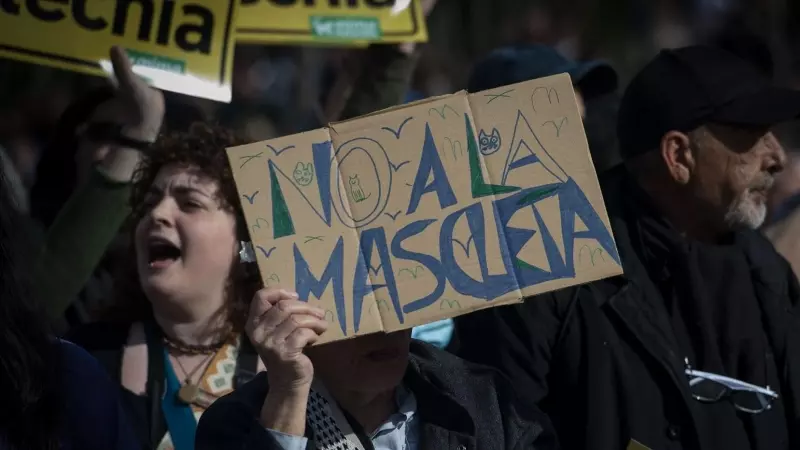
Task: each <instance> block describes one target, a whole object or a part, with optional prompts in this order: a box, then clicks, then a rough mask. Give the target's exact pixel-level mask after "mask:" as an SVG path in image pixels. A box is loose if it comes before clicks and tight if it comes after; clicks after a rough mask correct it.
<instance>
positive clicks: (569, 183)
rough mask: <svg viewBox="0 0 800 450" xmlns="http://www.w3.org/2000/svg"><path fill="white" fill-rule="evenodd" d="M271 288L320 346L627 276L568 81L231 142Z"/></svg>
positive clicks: (535, 83)
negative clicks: (315, 319) (316, 320)
mask: <svg viewBox="0 0 800 450" xmlns="http://www.w3.org/2000/svg"><path fill="white" fill-rule="evenodd" d="M228 158H229V161H230V164H231V167H232V169H233V174H234V177H235V180H236V185H237V189H238V190H239V193H240V194H241V198H242V200H241V201H242V206H243V208H244V213H245V217H246V220H247V223H248V225H249V227H250V236H251V239H252V242H253V245H254V248H255V254H256V259H257V262H258V266H259V269H260V271H261V276H262V278H263V280H264V283H265V285H266V286H275V287H282V288H285V289H289V290H293V291H296V292H297V293H298V294H299V295H300V298H301V299H304V300H307V301H309V302H311V303H312V304H315V305H318V306H320V307H321V308H323V309H325V310H326V318H327V319H328V320H329V321H330V322H331V327H330V328H329V329H328V331H327V332H326V333H325V335H324V336H323V341H325V342H327V341H331V340H336V339H342V338H346V337H351V336H356V335H361V334H367V333H373V332H377V331H393V330H399V329H404V328H410V327H413V326H416V325H421V324H424V323H428V322H433V321H436V320H439V319H443V318H447V317H452V316H456V315H459V314H464V313H467V312H469V311H473V310H477V309H481V308H487V307H491V306H497V305H502V304H506V303H511V302H518V301H520V300H521V299H522V298H523V297H526V296H529V295H533V294H538V293H542V292H545V291H550V290H554V289H559V288H563V287H565V286H570V285H575V284H579V283H586V282H589V281H593V280H597V279H600V278H605V277H609V276H613V275H618V274H620V273H622V268H621V266H620V261H619V255H618V254H617V249H616V244H615V242H614V238H613V236H612V234H611V231H610V228H609V222H608V217H607V214H606V211H605V208H604V205H603V199H602V196H601V192H600V188H599V185H598V182H597V176H596V175H595V173H594V168H593V165H592V162H591V159H590V156H589V150H588V146H587V143H586V136H585V134H584V131H583V125H582V123H581V117H580V115H579V113H578V107H577V104H576V102H575V96H574V91H573V90H572V84H571V81H570V78H569V76H568V75H566V74H562V75H557V76H553V77H547V78H542V79H538V80H533V81H528V82H525V83H520V84H516V85H511V86H506V87H503V88H498V89H494V90H491V91H487V92H480V93H475V94H467V93H465V92H460V93H457V94H454V95H448V96H444V97H439V98H434V99H429V100H423V101H421V102H418V103H414V104H410V105H408V106H404V107H398V108H395V109H390V110H386V111H382V112H378V113H374V114H370V115H367V116H364V117H361V118H357V119H353V120H350V121H346V122H341V123H335V124H332V125H330V127H329V128H322V129H318V130H314V131H310V132H306V133H302V134H297V135H293V136H286V137H282V138H278V139H273V140H269V141H265V142H258V143H254V144H249V145H244V146H240V147H234V148H230V149H228Z"/></svg>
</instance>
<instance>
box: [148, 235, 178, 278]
mask: <svg viewBox="0 0 800 450" xmlns="http://www.w3.org/2000/svg"><path fill="white" fill-rule="evenodd" d="M180 258H181V249H180V247H178V246H177V245H175V244H174V243H172V241H170V240H168V239H166V238H163V237H158V236H153V237H150V238H148V239H147V265H148V267H150V269H153V270H163V269H166V268H168V267H170V266H171V265H172V264H173V263H175V262H177V261H178V260H179V259H180Z"/></svg>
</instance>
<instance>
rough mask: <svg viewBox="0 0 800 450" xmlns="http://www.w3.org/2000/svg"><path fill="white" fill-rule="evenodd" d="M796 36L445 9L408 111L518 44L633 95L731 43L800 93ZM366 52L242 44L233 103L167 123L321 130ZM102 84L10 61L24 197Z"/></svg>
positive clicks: (2, 125)
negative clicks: (656, 62)
mask: <svg viewBox="0 0 800 450" xmlns="http://www.w3.org/2000/svg"><path fill="white" fill-rule="evenodd" d="M798 27H800V2H797V1H792V0H646V1H645V0H602V1H601V0H439V1H438V3H437V4H436V7H435V9H434V11H433V13H432V14H431V17H430V18H429V20H428V31H429V35H430V41H429V42H428V43H427V44H426V45H425V46H424V49H423V50H422V55H421V58H420V60H419V64H418V66H417V69H416V73H415V76H414V78H413V83H412V87H411V90H410V92H408V100H414V99H418V98H423V97H427V96H432V95H440V94H446V93H451V92H454V91H457V90H459V89H463V88H464V87H465V84H466V79H467V76H468V74H469V71H470V68H471V66H472V64H474V62H475V61H476V60H477V59H479V58H480V57H481V56H483V55H484V54H486V53H487V52H488V51H490V50H491V49H493V48H495V47H497V46H500V45H504V44H509V43H517V42H538V43H545V44H549V45H552V46H554V47H556V48H557V49H558V50H559V51H561V52H562V53H563V54H565V55H566V56H568V57H572V58H575V59H604V60H607V61H610V62H611V63H612V64H613V65H614V67H615V68H616V69H617V70H618V72H619V74H620V76H621V79H622V85H623V86H624V85H625V82H626V80H627V79H628V78H629V77H630V76H631V74H632V73H634V72H635V70H637V69H638V68H640V67H641V66H642V65H643V64H644V62H645V61H647V60H648V59H649V58H651V57H652V56H653V55H654V54H655V53H656V52H657V50H658V49H660V48H663V47H677V46H683V45H687V44H691V43H696V42H709V41H715V42H720V41H726V42H728V43H732V45H736V46H738V47H739V48H744V49H745V51H747V52H749V53H750V54H751V55H752V57H753V59H754V60H755V61H757V62H759V63H760V64H761V65H762V67H764V69H765V70H771V71H773V73H774V76H775V77H776V78H777V80H778V81H779V82H780V83H781V84H785V85H791V86H794V87H800V33H792V30H794V29H798ZM362 51H363V50H361V49H352V48H350V49H348V48H331V47H311V46H250V45H239V46H237V48H236V56H235V61H234V79H233V101H232V103H230V104H222V103H216V102H213V101H208V100H203V99H197V98H192V97H187V96H182V95H176V94H167V96H168V100H167V101H168V116H171V117H182V118H183V119H185V120H195V119H205V120H211V121H214V122H218V123H220V124H223V125H226V126H228V127H232V128H234V129H236V130H237V131H239V132H240V133H242V134H243V135H244V136H245V137H246V138H247V139H249V140H252V141H256V140H263V139H268V138H271V137H275V136H278V135H284V134H289V133H295V132H299V131H303V130H307V129H312V128H315V127H319V126H320V125H321V124H323V123H325V122H326V121H328V119H329V118H331V117H335V115H336V113H337V108H340V107H341V104H342V99H343V98H346V95H347V92H346V89H345V88H343V86H344V87H346V86H348V84H347V78H348V77H353V76H354V74H353V72H354V70H353V68H352V66H353V64H352V61H353V60H354V59H357V56H358V53H359V52H362ZM104 83H106V81H105V80H103V79H101V78H99V77H90V76H84V75H79V74H74V73H68V72H65V71H61V70H56V69H49V68H44V67H38V66H33V65H30V64H25V63H19V62H15V61H10V60H0V89H1V90H2V93H0V147H2V148H3V149H4V154H3V155H2V156H3V157H4V158H9V159H10V160H11V161H12V162H13V164H14V166H15V167H16V169H17V172H18V174H19V176H20V177H21V181H22V184H24V186H27V187H28V188H30V187H31V186H33V184H34V183H36V181H37V180H36V165H37V163H38V161H39V160H40V157H41V154H42V149H43V148H44V147H45V146H46V144H47V143H49V142H50V141H52V140H53V138H54V136H56V129H55V128H56V123H57V120H58V118H59V116H60V115H61V113H62V112H63V110H64V108H65V107H66V106H67V105H68V104H70V102H71V101H73V100H74V99H75V98H77V97H79V96H81V95H83V94H85V93H86V92H87V91H89V90H90V89H92V88H94V87H97V86H100V85H102V84H104ZM617 95H618V94H614V95H611V96H609V98H603V99H599V100H596V101H595V102H594V103H593V104H591V105H587V106H588V107H587V114H588V115H587V119H586V122H587V123H586V126H587V128H588V129H590V130H591V132H590V135H591V136H592V140H593V141H594V142H590V146H591V147H592V150H593V156H594V158H595V163H597V164H598V165H602V166H607V165H609V164H611V163H613V162H614V158H615V153H614V145H615V144H614V135H615V129H614V122H613V118H614V112H615V109H614V108H615V105H616V102H617V98H616V96H617ZM179 110H180V111H179ZM795 140H796V139H794V137H793V136H791V135H789V136H785V141H786V142H785V145H787V147H789V148H790V149H791V148H794V147H796V145H795V143H794V141H795ZM598 158H599V159H606V160H602V161H598Z"/></svg>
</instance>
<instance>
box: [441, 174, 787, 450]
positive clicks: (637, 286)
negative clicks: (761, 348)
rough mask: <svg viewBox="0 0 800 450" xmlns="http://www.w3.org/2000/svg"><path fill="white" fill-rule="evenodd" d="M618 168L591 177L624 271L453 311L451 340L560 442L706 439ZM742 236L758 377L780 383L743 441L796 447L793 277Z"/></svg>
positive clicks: (761, 449) (619, 444) (756, 239)
mask: <svg viewBox="0 0 800 450" xmlns="http://www.w3.org/2000/svg"><path fill="white" fill-rule="evenodd" d="M624 178H625V175H624V174H623V172H622V171H621V169H620V170H615V171H614V172H612V173H610V174H608V175H607V176H605V177H603V179H602V180H601V185H602V188H603V196H604V199H605V201H606V208H607V210H608V213H609V218H610V222H611V226H612V229H613V232H614V236H615V239H616V243H617V248H618V250H619V254H620V257H621V260H622V262H623V269H624V272H625V274H624V275H623V276H619V277H614V278H610V279H606V280H601V281H597V282H593V283H590V284H586V285H583V286H579V287H572V288H567V289H563V290H559V291H555V292H550V293H547V294H544V295H539V296H536V297H534V298H531V299H528V300H526V301H525V302H524V303H520V304H517V305H512V306H507V307H500V308H494V309H491V310H485V311H481V312H478V313H475V314H471V315H467V316H463V317H461V318H458V319H457V320H456V336H457V340H456V342H458V348H457V349H453V351H455V352H456V353H458V354H459V355H460V356H462V357H465V358H466V359H469V360H473V361H476V362H481V363H485V364H489V365H493V366H495V367H498V368H499V369H500V370H501V371H502V372H504V373H505V374H506V375H507V376H509V377H510V378H511V380H512V383H513V384H514V387H515V388H516V389H517V390H518V391H520V392H522V393H524V394H526V395H529V396H530V397H531V400H532V401H534V402H535V403H536V404H538V405H539V407H540V408H542V410H543V411H544V412H545V413H546V414H548V415H549V417H550V419H551V420H552V422H553V425H554V426H555V428H556V432H557V435H558V437H559V441H560V443H561V446H562V448H565V449H581V450H582V449H601V450H605V449H609V450H619V449H624V448H626V447H627V446H628V444H629V442H630V440H631V439H632V438H633V439H635V440H637V441H639V442H641V443H642V444H644V445H646V446H648V447H650V448H652V449H658V450H662V449H695V450H702V449H709V448H715V447H713V446H712V445H711V444H709V443H710V442H714V443H717V445H718V443H719V442H721V441H720V439H721V438H724V437H721V436H710V435H709V434H710V433H709V432H708V430H707V429H705V427H704V426H703V425H702V419H701V418H700V414H699V413H698V408H700V407H701V406H700V405H699V403H698V402H697V401H695V400H694V399H693V398H692V397H691V394H690V392H689V385H688V381H687V379H686V376H685V374H684V369H685V365H684V355H682V354H679V353H680V352H679V349H678V348H679V347H678V345H677V344H676V338H675V335H674V332H673V330H672V327H671V323H670V320H669V316H668V313H667V310H666V307H665V305H664V302H663V300H662V298H661V296H660V293H659V292H658V290H657V288H656V286H655V285H654V283H653V282H652V281H651V280H650V278H649V275H648V273H647V271H646V269H645V267H644V265H643V264H642V262H641V260H640V258H639V256H638V255H637V254H636V252H635V251H634V247H633V245H632V241H631V234H630V233H629V223H628V222H629V215H628V214H629V212H626V210H625V203H624V202H623V198H624V196H626V195H629V192H626V191H625V189H624V186H625V185H624V184H622V183H623V181H624ZM741 242H742V245H743V246H745V252H746V254H747V257H748V259H749V260H750V265H751V267H754V268H755V269H752V270H753V271H752V281H753V286H754V290H755V293H756V296H757V302H758V305H759V307H760V309H761V313H762V314H761V327H762V328H763V331H764V336H765V339H766V342H767V343H768V344H767V347H768V351H767V353H768V354H767V355H766V356H765V357H766V358H767V361H768V362H769V363H768V374H767V376H768V380H769V384H770V386H771V388H772V389H773V390H775V391H776V392H778V393H779V395H780V399H779V400H778V401H777V402H776V404H775V405H774V406H773V408H772V409H771V410H769V411H766V412H764V413H762V414H760V415H758V416H756V417H755V418H754V419H753V421H754V425H755V427H754V428H756V430H755V432H753V433H751V434H752V435H754V436H755V441H756V442H754V443H753V444H752V446H751V448H753V449H758V450H767V449H769V450H780V449H789V448H792V449H797V448H800V335H798V333H800V321H799V320H798V311H799V310H798V303H800V288H799V287H798V283H797V279H796V278H795V276H794V274H793V273H792V271H791V269H790V267H789V266H788V264H787V263H786V261H785V260H784V259H783V258H781V257H780V256H779V255H778V254H777V253H776V252H775V250H774V249H773V247H772V245H771V244H770V243H769V242H768V241H767V240H766V239H765V238H763V237H762V236H761V235H760V234H759V233H756V232H749V233H745V234H744V236H743V238H742V241H741ZM753 320H759V318H758V317H754V318H753ZM787 429H788V432H787ZM787 433H788V435H787ZM745 448H747V447H746V444H745Z"/></svg>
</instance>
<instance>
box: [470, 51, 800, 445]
mask: <svg viewBox="0 0 800 450" xmlns="http://www.w3.org/2000/svg"><path fill="white" fill-rule="evenodd" d="M798 115H800V92H798V91H794V90H789V89H781V88H778V87H775V86H774V85H773V84H772V83H771V80H770V79H769V78H768V77H766V76H764V74H763V72H761V71H759V70H758V69H757V68H755V67H754V66H753V65H752V64H750V63H748V62H747V61H745V60H744V59H741V58H739V57H737V56H736V55H734V54H732V53H730V52H727V51H725V50H721V49H718V48H712V47H706V46H693V47H688V48H681V49H676V50H664V51H662V52H661V53H659V54H658V56H656V57H655V58H654V59H653V60H652V61H651V62H650V63H649V64H647V65H646V66H645V67H644V68H643V69H642V70H641V71H640V72H639V74H638V75H637V76H636V77H634V79H633V80H632V81H631V83H630V84H629V86H628V87H627V89H626V91H625V94H624V95H623V98H622V102H621V105H620V113H619V119H618V128H617V130H618V137H619V142H620V151H621V153H622V156H623V158H624V161H625V164H624V165H623V166H620V167H617V168H615V169H613V170H611V171H609V172H607V173H605V174H602V175H601V177H600V183H601V188H602V190H603V198H604V201H605V203H606V210H607V211H608V216H609V222H610V224H611V227H612V229H613V232H614V237H615V241H616V245H617V248H618V250H619V255H620V258H621V261H622V266H623V270H624V274H623V275H621V276H618V277H613V278H609V279H605V280H601V281H595V282H592V283H588V284H585V285H582V286H577V287H572V288H567V289H562V290H559V291H554V292H552V293H547V294H544V295H538V296H534V297H531V298H529V299H526V300H525V302H523V303H521V304H519V305H513V306H508V307H498V308H493V309H491V310H486V311H485V312H478V313H475V314H472V315H467V316H465V320H464V322H469V321H472V322H471V323H469V326H468V327H465V329H466V330H468V331H469V330H480V332H479V333H477V332H474V331H472V332H467V333H464V334H461V332H460V331H461V330H460V329H459V327H457V329H456V331H457V332H458V333H459V339H461V341H462V345H461V347H460V351H459V354H461V355H464V357H466V358H468V359H471V360H475V361H477V362H484V363H488V364H491V365H494V366H496V367H498V368H500V369H501V370H502V371H504V372H505V373H506V374H507V375H508V376H510V377H511V378H512V382H513V383H514V385H515V387H516V388H518V389H519V390H520V392H521V393H522V394H524V395H531V396H532V399H533V400H534V401H535V402H536V403H537V404H538V405H539V406H540V407H541V408H542V410H543V411H544V412H545V413H547V414H548V415H549V416H550V418H551V420H552V421H553V424H554V426H555V428H556V430H557V434H558V438H559V441H560V443H561V445H562V447H563V448H565V449H575V450H578V449H585V448H600V449H621V448H626V447H627V448H652V449H663V448H691V449H702V450H717V449H719V450H723V449H724V450H738V449H742V450H745V449H746V450H777V449H786V450H788V449H794V448H798V447H799V446H800V322H799V321H798V320H800V319H798V318H799V317H800V286H798V281H797V278H796V277H795V276H794V273H793V272H792V270H791V268H790V267H789V265H788V264H787V263H786V261H785V260H784V259H783V258H781V257H780V255H778V254H777V253H776V251H775V249H774V248H773V246H772V245H771V244H770V243H769V242H768V241H767V240H766V239H765V238H764V237H763V236H762V235H761V234H760V233H759V232H758V231H756V230H757V229H758V228H759V227H760V226H761V224H762V223H763V222H764V219H765V217H766V212H767V192H768V190H769V188H770V186H771V185H772V183H773V182H774V179H775V176H776V175H777V173H778V172H780V171H781V170H782V169H783V168H784V166H785V164H786V154H785V152H784V150H783V148H782V147H781V145H780V143H779V142H778V140H777V139H776V138H775V135H774V134H773V133H772V132H771V131H770V130H771V127H772V126H774V125H776V124H778V123H781V122H784V121H788V120H792V119H795V118H797V117H798ZM457 324H458V322H457ZM637 443H638V444H637Z"/></svg>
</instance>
